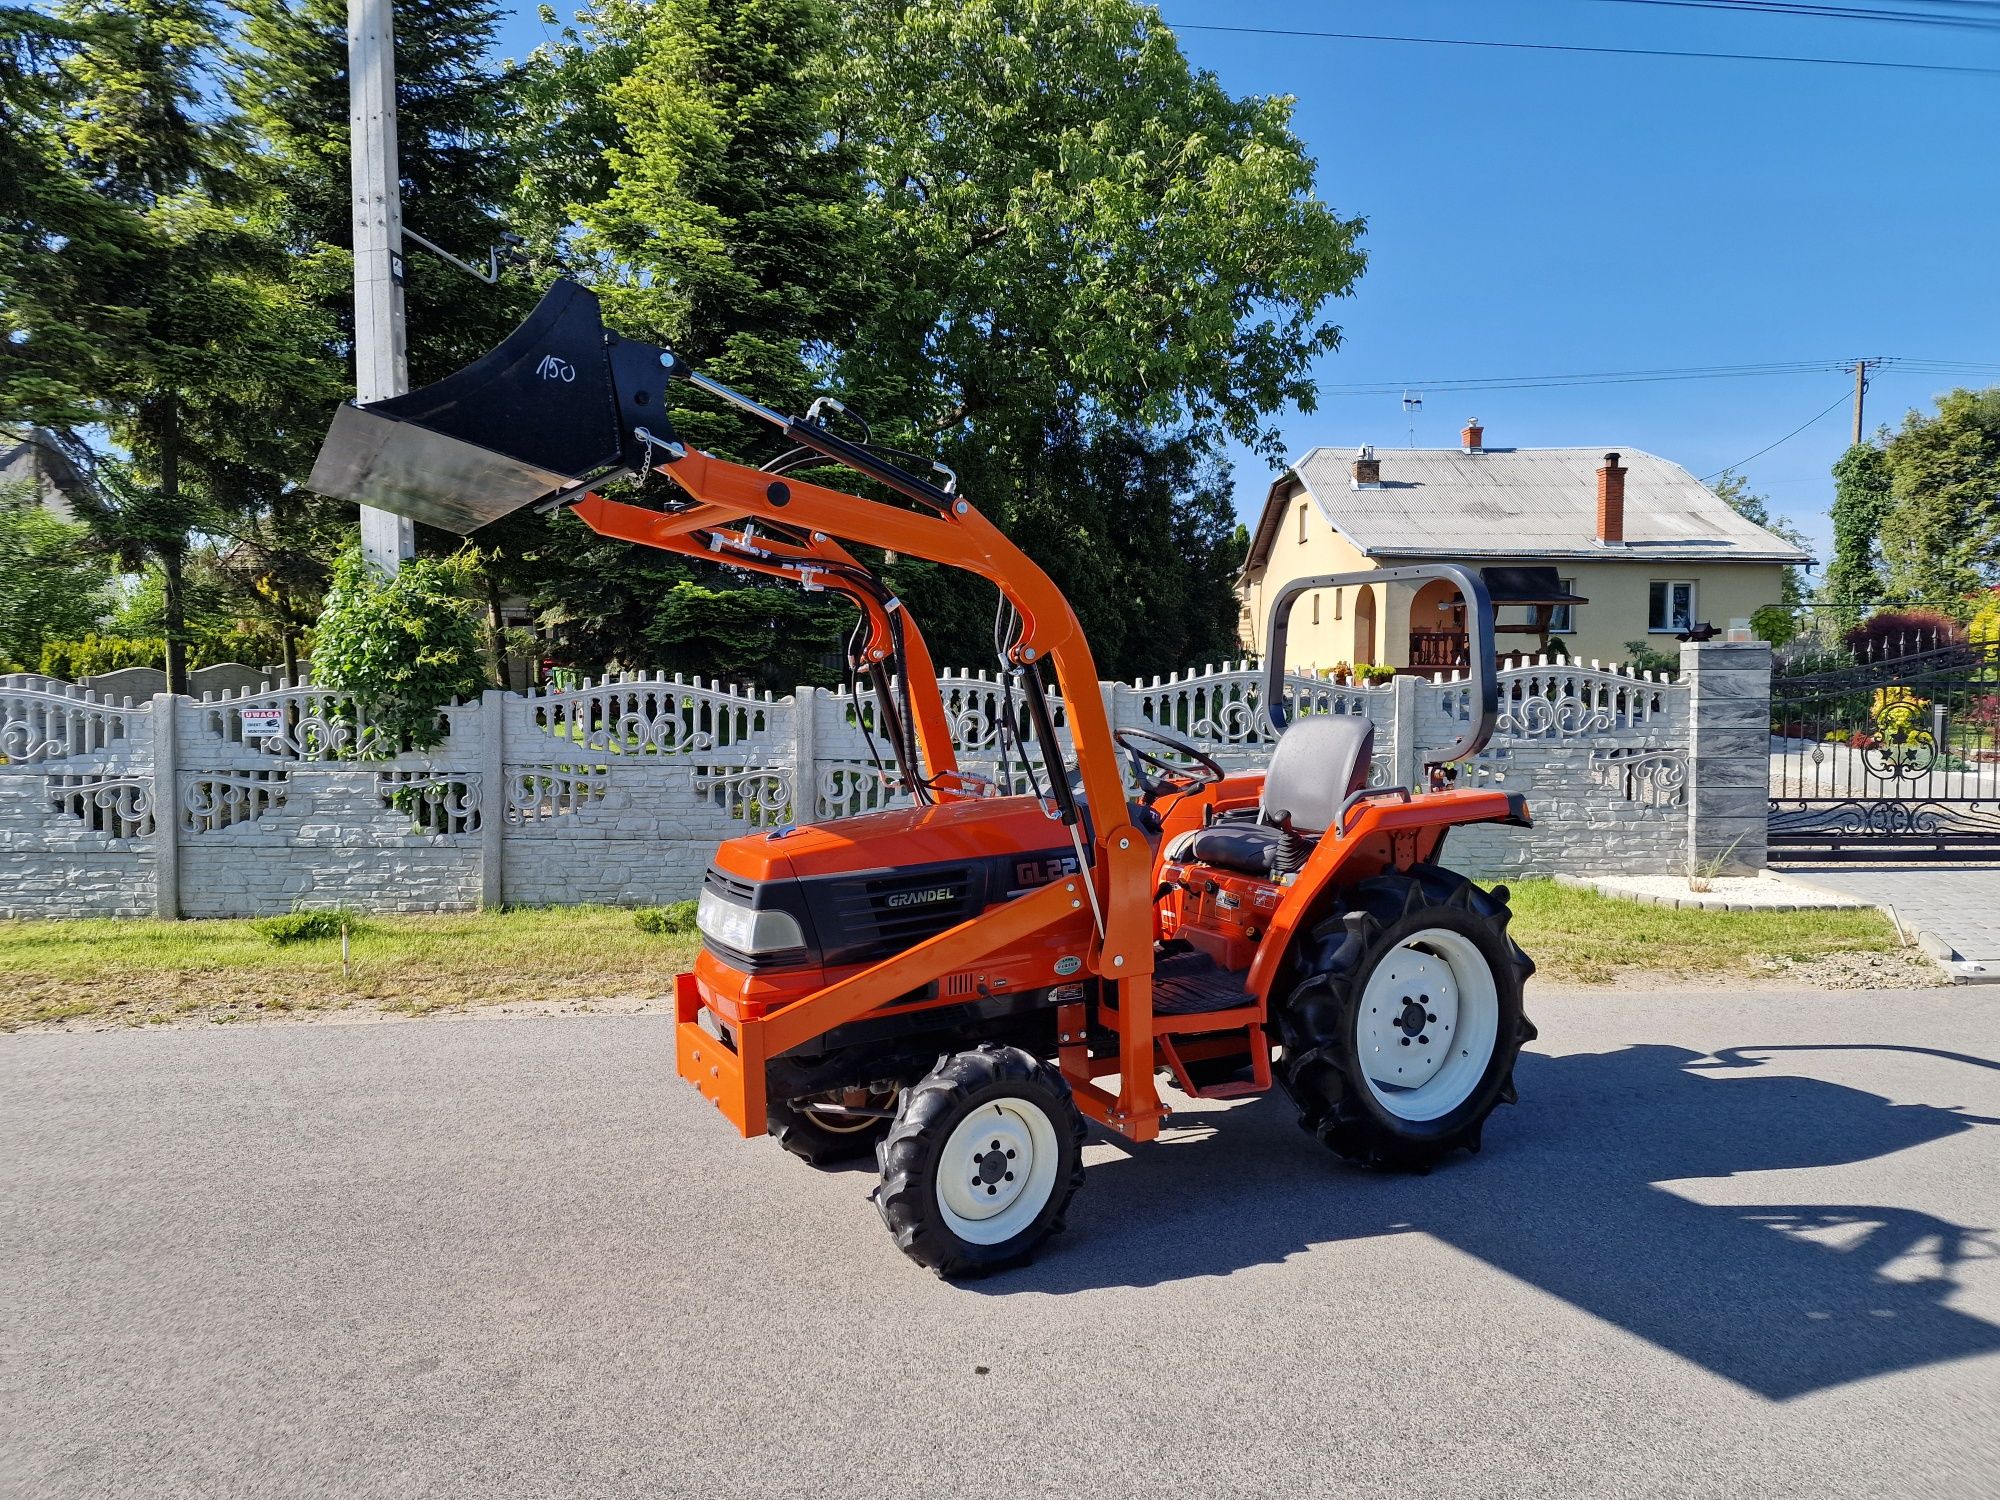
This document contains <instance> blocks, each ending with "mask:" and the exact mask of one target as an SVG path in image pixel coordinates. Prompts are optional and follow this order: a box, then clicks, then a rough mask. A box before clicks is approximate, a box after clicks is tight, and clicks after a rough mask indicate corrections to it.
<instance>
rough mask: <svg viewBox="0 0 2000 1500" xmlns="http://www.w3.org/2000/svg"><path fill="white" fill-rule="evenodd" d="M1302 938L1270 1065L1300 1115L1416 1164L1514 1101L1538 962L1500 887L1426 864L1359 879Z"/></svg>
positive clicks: (1359, 1154) (1365, 1153) (1353, 1145)
mask: <svg viewBox="0 0 2000 1500" xmlns="http://www.w3.org/2000/svg"><path fill="white" fill-rule="evenodd" d="M1344 905H1345V909H1344V910H1343V911H1342V912H1340V913H1339V914H1337V915H1335V916H1332V917H1329V918H1328V919H1327V920H1326V921H1324V922H1321V923H1320V924H1319V925H1318V926H1316V927H1315V928H1314V929H1313V930H1312V931H1311V932H1310V933H1309V934H1308V935H1307V936H1306V938H1305V939H1304V941H1303V942H1302V943H1301V944H1300V947H1299V951H1298V955H1297V959H1296V963H1295V973H1296V974H1297V976H1298V978H1297V983H1296V984H1295V985H1294V987H1293V989H1292V992H1291V994H1290V996H1289V997H1288V998H1287V1000H1286V1003H1285V1005H1284V1007H1283V1009H1282V1010H1281V1011H1280V1014H1279V1018H1278V1021H1279V1035H1280V1037H1281V1038H1282V1041H1283V1053H1282V1056H1281V1058H1280V1063H1279V1069H1278V1076H1279V1078H1280V1080H1281V1081H1282V1082H1283V1084H1284V1086H1285V1089H1286V1092H1288V1093H1289V1094H1290V1095H1291V1096H1292V1099H1293V1102H1294V1103H1296V1104H1297V1105H1298V1107H1299V1123H1300V1124H1301V1125H1302V1126H1304V1127H1305V1129H1307V1130H1308V1131H1310V1132H1312V1133H1313V1134H1314V1135H1316V1136H1318V1137H1319V1138H1320V1140H1322V1141H1323V1142H1325V1143H1326V1144H1327V1145H1328V1146H1330V1147H1331V1148H1332V1149H1333V1150H1334V1151H1336V1152H1338V1153H1339V1154H1340V1155H1341V1156H1344V1157H1346V1158H1347V1159H1348V1160H1350V1161H1355V1162H1360V1163H1362V1164H1364V1165H1367V1166H1374V1167H1404V1168H1415V1169H1417V1170H1424V1169H1427V1168H1429V1167H1430V1166H1431V1165H1432V1164H1434V1163H1435V1162H1436V1161H1438V1160H1439V1159H1440V1158H1441V1157H1443V1156H1445V1155H1447V1154H1448V1153H1450V1152H1451V1151H1454V1150H1456V1149H1457V1148H1459V1147H1461V1146H1463V1147H1465V1148H1466V1149H1468V1150H1471V1151H1477V1150H1478V1149H1479V1145H1480V1135H1481V1132H1482V1130H1483V1129H1484V1128H1485V1124H1486V1117H1487V1116H1488V1115H1490V1114H1491V1113H1492V1112H1493V1110H1494V1108H1495V1107H1496V1106H1498V1105H1500V1104H1503V1103H1506V1104H1511V1103H1513V1102H1514V1098H1515V1094H1514V1062H1515V1059H1516V1057H1517V1056H1518V1055H1519V1053H1520V1050H1521V1045H1522V1043H1524V1042H1529V1041H1532V1040H1534V1037H1535V1027H1534V1024H1533V1023H1532V1022H1531V1021H1529V1020H1528V1018H1527V1015H1526V1014H1525V1013H1524V1012H1523V1010H1522V1008H1521V988H1522V984H1523V981H1525V980H1526V979H1527V977H1528V976H1529V975H1530V974H1532V973H1534V969H1535V966H1534V965H1533V964H1532V963H1531V962H1530V961H1529V959H1528V956H1527V955H1526V954H1525V953H1523V952H1522V951H1521V950H1520V949H1519V948H1518V947H1516V946H1515V944H1514V941H1513V940H1512V939H1511V938H1510V937H1509V936H1508V935H1507V921H1508V918H1509V916H1510V913H1509V911H1508V909H1507V892H1506V888H1505V887H1496V888H1495V889H1494V890H1492V891H1483V890H1481V889H1480V888H1479V887H1478V886H1476V885H1474V884H1472V882H1471V881H1469V880H1467V879H1465V878H1464V877H1463V876H1461V875H1456V874H1453V873H1452V872H1450V871H1448V870H1442V869H1438V868H1435V867H1429V868H1423V869H1419V870H1417V871H1415V872H1412V873H1411V874H1408V875H1400V874H1399V875H1383V876H1378V877H1376V878H1375V879H1372V880H1367V881H1363V882H1362V883H1361V884H1360V885H1359V886H1357V887H1356V888H1355V889H1354V891H1353V892H1352V893H1351V894H1350V895H1349V896H1348V897H1347V898H1346V901H1345V903H1344Z"/></svg>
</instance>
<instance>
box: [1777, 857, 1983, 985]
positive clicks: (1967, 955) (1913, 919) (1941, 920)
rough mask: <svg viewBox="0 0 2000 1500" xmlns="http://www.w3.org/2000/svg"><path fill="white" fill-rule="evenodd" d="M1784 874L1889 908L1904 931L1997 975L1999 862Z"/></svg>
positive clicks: (1797, 869) (1795, 869)
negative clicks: (1931, 940)
mask: <svg viewBox="0 0 2000 1500" xmlns="http://www.w3.org/2000/svg"><path fill="white" fill-rule="evenodd" d="M1785 873H1786V874H1787V875H1789V876H1792V877H1794V878H1795V879H1799V880H1804V881H1807V882H1808V883H1810V884H1812V885H1817V886H1824V887H1825V888H1827V889H1828V890H1835V891H1842V892H1845V893H1846V894H1848V895H1851V896H1859V897H1860V898H1861V899H1862V900H1864V901H1872V902H1873V903H1875V905H1877V906H1889V907H1894V908H1895V911H1896V917H1897V919H1898V920H1899V921H1901V922H1902V924H1903V926H1905V927H1906V928H1910V929H1912V930H1913V931H1915V932H1917V933H1919V934H1929V935H1930V936H1931V937H1933V938H1936V939H1938V940H1939V942H1941V943H1942V944H1943V945H1945V946H1947V947H1949V948H1950V949H1951V950H1952V951H1953V952H1954V953H1955V954H1956V955H1957V956H1958V958H1959V959H1961V960H1963V961H1965V962H1967V963H1969V964H1974V965H1983V966H1985V967H1986V968H1987V969H1989V970H1991V971H1992V972H1993V974H1994V975H1995V976H2000V864H1980V865H1959V864H1929V865H1848V866H1841V867H1838V868H1833V867H1828V866H1825V865H1810V866H1791V867H1787V868H1786V870H1785ZM1945 956H1946V955H1943V954H1940V955H1939V957H1945ZM1962 977H1983V976H1962Z"/></svg>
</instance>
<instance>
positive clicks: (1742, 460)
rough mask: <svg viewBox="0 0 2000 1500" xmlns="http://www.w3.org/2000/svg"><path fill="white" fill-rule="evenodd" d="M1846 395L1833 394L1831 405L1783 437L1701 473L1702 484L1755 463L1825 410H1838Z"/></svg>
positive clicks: (1798, 432) (1816, 419)
mask: <svg viewBox="0 0 2000 1500" xmlns="http://www.w3.org/2000/svg"><path fill="white" fill-rule="evenodd" d="M1847 397H1848V392H1846V391H1842V392H1841V393H1840V394H1839V395H1838V396H1835V397H1834V398H1833V405H1832V406H1829V407H1827V408H1826V411H1822V412H1820V413H1819V414H1818V415H1816V416H1813V417H1810V418H1808V419H1807V420H1806V421H1803V422H1801V423H1799V425H1798V426H1796V427H1794V428H1793V429H1792V430H1791V431H1790V432H1788V433H1786V434H1785V435H1784V436H1783V437H1781V438H1779V439H1778V441H1777V442H1775V443H1766V444H1765V445H1764V446H1763V447H1761V448H1759V449H1758V450H1757V451H1756V452H1755V453H1753V454H1751V455H1750V456H1749V457H1748V458H1739V459H1738V460H1737V461H1736V462H1735V463H1733V464H1724V465H1723V466H1722V467H1721V468H1719V469H1717V470H1716V471H1715V473H1713V474H1704V475H1702V476H1701V482H1702V483H1703V484H1707V483H1708V482H1709V480H1711V479H1715V478H1717V477H1719V476H1721V475H1723V474H1727V473H1728V472H1729V471H1730V470H1731V469H1740V468H1742V467H1743V466H1744V465H1745V464H1747V463H1755V462H1756V461H1757V460H1758V459H1760V458H1762V457H1763V456H1764V455H1765V454H1766V453H1769V452H1770V451H1771V450H1772V449H1773V448H1779V447H1783V446H1784V445H1785V444H1786V443H1789V442H1790V441H1791V440H1792V439H1793V438H1795V437H1797V436H1798V435H1799V434H1800V433H1802V432H1804V431H1805V430H1806V429H1807V428H1808V427H1810V426H1812V425H1813V423H1814V422H1817V421H1819V420H1820V418H1822V417H1824V416H1826V415H1827V412H1832V411H1835V410H1838V409H1839V407H1840V406H1841V405H1842V404H1843V403H1844V402H1845V401H1846V400H1847Z"/></svg>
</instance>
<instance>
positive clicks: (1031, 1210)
mask: <svg viewBox="0 0 2000 1500" xmlns="http://www.w3.org/2000/svg"><path fill="white" fill-rule="evenodd" d="M1059 1156H1060V1152H1059V1151H1058V1150H1057V1146H1056V1127H1055V1122H1054V1121H1052V1120H1050V1119H1049V1117H1048V1115H1047V1114H1046V1113H1045V1112H1044V1111H1043V1110H1042V1109H1041V1107H1040V1106H1039V1105H1037V1104H1035V1103H1033V1102H1032V1101H1030V1100H1027V1099H1022V1098H1017V1097H1012V1096H1009V1097H1006V1098H1000V1099H992V1100H988V1101H987V1102H986V1103H984V1104H982V1105H980V1106H979V1108H977V1109H976V1110H974V1111H973V1112H972V1113H971V1114H969V1115H967V1116H966V1117H965V1118H964V1119H963V1120H960V1121H959V1122H958V1128H957V1129H956V1130H954V1131H952V1133H951V1135H950V1137H949V1138H948V1139H947V1140H946V1141H945V1143H944V1149H943V1150H942V1151H941V1152H939V1153H938V1165H937V1187H938V1210H939V1212H940V1213H941V1214H942V1215H943V1216H944V1221H945V1224H946V1226H947V1227H949V1228H950V1230H951V1232H952V1233H953V1234H955V1235H957V1236H958V1237H959V1238H960V1239H962V1240H964V1241H966V1242H967V1243H968V1244H973V1245H998V1244H1003V1243H1005V1242H1006V1241H1008V1240H1011V1239H1012V1238H1013V1237H1014V1236H1015V1235H1017V1234H1019V1233H1020V1232H1021V1231H1022V1230H1024V1229H1026V1228H1027V1227H1028V1226H1029V1225H1030V1224H1032V1223H1034V1222H1035V1218H1036V1216H1037V1215H1039V1214H1040V1213H1041V1211H1042V1210H1043V1209H1044V1208H1045V1207H1047V1206H1048V1201H1049V1197H1050V1195H1051V1194H1052V1193H1054V1192H1055V1186H1056V1168H1057V1166H1058V1158H1059Z"/></svg>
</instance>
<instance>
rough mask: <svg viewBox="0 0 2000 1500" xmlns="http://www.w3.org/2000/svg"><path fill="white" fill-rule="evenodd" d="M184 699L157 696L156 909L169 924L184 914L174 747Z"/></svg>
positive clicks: (155, 742) (154, 891)
mask: <svg viewBox="0 0 2000 1500" xmlns="http://www.w3.org/2000/svg"><path fill="white" fill-rule="evenodd" d="M179 704H180V699H179V698H177V697H175V696H174V695H173V694H172V693H155V694H154V695H153V909H154V911H155V912H157V913H158V914H159V915H160V916H162V917H164V918H166V919H167V920H168V921H173V920H175V919H176V918H178V917H179V916H180V914H181V786H180V782H181V777H180V757H179V755H178V753H177V751H176V747H175V744H174V729H175V723H174V720H175V712H174V710H175V709H176V708H177V707H178V706H179Z"/></svg>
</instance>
